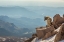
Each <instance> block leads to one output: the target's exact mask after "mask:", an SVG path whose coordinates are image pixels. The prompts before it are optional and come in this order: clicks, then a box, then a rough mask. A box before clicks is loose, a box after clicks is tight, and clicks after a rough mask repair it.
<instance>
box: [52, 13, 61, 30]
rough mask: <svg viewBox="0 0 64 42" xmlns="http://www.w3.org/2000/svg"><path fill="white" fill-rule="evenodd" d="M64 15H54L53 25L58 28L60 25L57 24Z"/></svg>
mask: <svg viewBox="0 0 64 42" xmlns="http://www.w3.org/2000/svg"><path fill="white" fill-rule="evenodd" d="M61 18H62V17H61V16H60V15H59V14H56V15H55V16H54V17H53V25H54V27H55V28H56V29H57V28H58V26H57V24H58V23H57V22H58V21H59V19H61Z"/></svg>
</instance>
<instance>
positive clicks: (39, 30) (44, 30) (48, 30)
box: [36, 26, 55, 39]
mask: <svg viewBox="0 0 64 42" xmlns="http://www.w3.org/2000/svg"><path fill="white" fill-rule="evenodd" d="M54 30H55V28H54V27H53V26H50V27H46V28H37V29H36V33H37V36H38V39H41V38H43V39H44V38H47V36H45V35H48V37H49V34H50V35H51V32H52V31H54ZM48 33H49V34H48Z"/></svg>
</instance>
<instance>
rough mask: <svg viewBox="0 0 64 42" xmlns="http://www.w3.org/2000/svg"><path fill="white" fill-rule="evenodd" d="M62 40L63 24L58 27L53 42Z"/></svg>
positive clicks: (63, 35) (63, 36) (63, 34)
mask: <svg viewBox="0 0 64 42" xmlns="http://www.w3.org/2000/svg"><path fill="white" fill-rule="evenodd" d="M62 39H64V23H63V24H62V25H61V26H60V29H59V32H58V33H57V34H56V37H55V40H54V42H58V41H60V40H62Z"/></svg>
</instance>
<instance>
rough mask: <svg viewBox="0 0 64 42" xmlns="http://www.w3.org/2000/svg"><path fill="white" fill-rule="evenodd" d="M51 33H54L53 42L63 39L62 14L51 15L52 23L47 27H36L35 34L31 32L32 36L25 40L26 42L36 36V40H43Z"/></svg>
mask: <svg viewBox="0 0 64 42" xmlns="http://www.w3.org/2000/svg"><path fill="white" fill-rule="evenodd" d="M53 35H55V38H54V42H58V41H60V40H63V39H64V15H63V17H61V16H60V15H59V14H56V15H55V16H54V17H53V22H52V25H51V26H49V27H38V28H36V34H33V35H32V38H30V39H29V40H27V42H31V41H32V40H33V39H34V38H36V37H38V40H39V39H42V41H43V40H45V39H47V38H49V37H51V36H53Z"/></svg>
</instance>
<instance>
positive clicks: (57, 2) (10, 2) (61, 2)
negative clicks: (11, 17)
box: [0, 0, 64, 7]
mask: <svg viewBox="0 0 64 42" xmlns="http://www.w3.org/2000/svg"><path fill="white" fill-rule="evenodd" d="M0 6H52V7H64V0H0Z"/></svg>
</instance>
